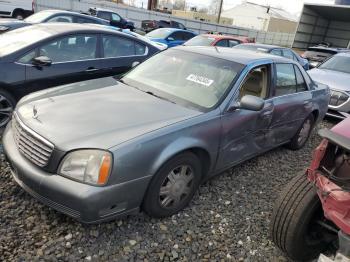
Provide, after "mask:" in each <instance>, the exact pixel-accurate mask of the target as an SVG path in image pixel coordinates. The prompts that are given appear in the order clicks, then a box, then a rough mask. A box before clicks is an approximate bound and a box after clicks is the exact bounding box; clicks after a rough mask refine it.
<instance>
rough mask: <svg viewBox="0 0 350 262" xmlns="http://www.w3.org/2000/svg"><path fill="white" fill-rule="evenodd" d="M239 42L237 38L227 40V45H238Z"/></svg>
mask: <svg viewBox="0 0 350 262" xmlns="http://www.w3.org/2000/svg"><path fill="white" fill-rule="evenodd" d="M239 44H240V42H239V41H238V40H228V46H229V47H234V46H236V45H239Z"/></svg>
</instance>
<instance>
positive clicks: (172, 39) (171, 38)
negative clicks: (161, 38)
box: [166, 37, 175, 41]
mask: <svg viewBox="0 0 350 262" xmlns="http://www.w3.org/2000/svg"><path fill="white" fill-rule="evenodd" d="M166 40H168V41H175V39H174V38H173V37H168V38H167V39H166Z"/></svg>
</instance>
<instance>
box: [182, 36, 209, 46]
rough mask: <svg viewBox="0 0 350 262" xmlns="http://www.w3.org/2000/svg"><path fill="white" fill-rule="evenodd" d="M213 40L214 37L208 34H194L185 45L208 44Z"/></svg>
mask: <svg viewBox="0 0 350 262" xmlns="http://www.w3.org/2000/svg"><path fill="white" fill-rule="evenodd" d="M214 41H215V38H214V37H208V36H196V37H194V38H192V39H190V40H188V41H187V42H186V43H185V45H187V46H210V45H211V44H212V43H213V42H214Z"/></svg>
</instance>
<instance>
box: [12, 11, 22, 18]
mask: <svg viewBox="0 0 350 262" xmlns="http://www.w3.org/2000/svg"><path fill="white" fill-rule="evenodd" d="M12 17H13V18H16V19H18V20H23V19H24V12H23V11H22V10H15V11H14V12H13V14H12Z"/></svg>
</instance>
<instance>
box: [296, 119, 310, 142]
mask: <svg viewBox="0 0 350 262" xmlns="http://www.w3.org/2000/svg"><path fill="white" fill-rule="evenodd" d="M310 131H311V120H310V119H307V120H306V121H305V122H304V124H303V127H302V128H301V130H300V132H299V137H298V144H299V145H302V144H304V143H305V142H306V140H307V138H308V137H309V134H310Z"/></svg>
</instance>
